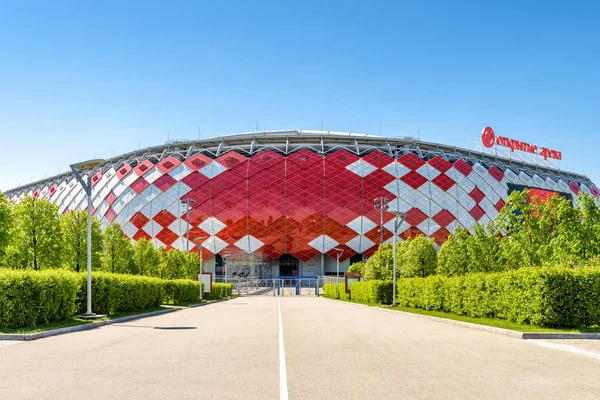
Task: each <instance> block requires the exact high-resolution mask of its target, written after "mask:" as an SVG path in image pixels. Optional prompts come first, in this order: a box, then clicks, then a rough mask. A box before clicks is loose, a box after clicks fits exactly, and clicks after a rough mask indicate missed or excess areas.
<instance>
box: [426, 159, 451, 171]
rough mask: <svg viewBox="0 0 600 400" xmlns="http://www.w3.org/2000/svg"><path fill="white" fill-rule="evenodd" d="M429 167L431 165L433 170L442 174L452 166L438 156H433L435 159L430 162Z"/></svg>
mask: <svg viewBox="0 0 600 400" xmlns="http://www.w3.org/2000/svg"><path fill="white" fill-rule="evenodd" d="M429 165H431V166H432V167H433V168H435V169H437V170H438V171H440V172H442V173H444V172H446V171H448V170H449V169H450V168H452V164H450V163H449V162H448V161H446V160H444V159H443V158H442V157H440V156H435V158H433V159H432V160H430V161H429Z"/></svg>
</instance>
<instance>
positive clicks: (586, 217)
mask: <svg viewBox="0 0 600 400" xmlns="http://www.w3.org/2000/svg"><path fill="white" fill-rule="evenodd" d="M577 207H578V208H579V209H580V210H581V216H582V221H581V226H580V228H581V229H580V234H579V236H580V239H579V243H580V245H579V249H578V252H579V256H580V257H581V259H583V260H588V259H590V258H592V257H597V256H598V255H600V207H598V203H597V202H596V199H595V198H594V197H593V196H592V195H590V194H589V193H585V192H583V191H581V192H579V196H577Z"/></svg>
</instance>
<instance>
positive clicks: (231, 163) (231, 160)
mask: <svg viewBox="0 0 600 400" xmlns="http://www.w3.org/2000/svg"><path fill="white" fill-rule="evenodd" d="M246 160H247V158H246V157H244V156H243V155H241V154H239V153H236V152H235V151H230V152H228V153H225V154H223V155H222V156H220V157H219V158H217V159H216V160H215V161H216V162H218V163H219V164H221V165H223V166H225V167H227V168H233V167H235V166H237V165H239V164H241V163H243V162H245V161H246Z"/></svg>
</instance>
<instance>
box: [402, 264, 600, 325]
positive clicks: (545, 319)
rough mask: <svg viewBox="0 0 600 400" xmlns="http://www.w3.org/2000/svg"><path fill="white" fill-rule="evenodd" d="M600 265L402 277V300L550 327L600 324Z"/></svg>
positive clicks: (409, 304) (404, 303)
mask: <svg viewBox="0 0 600 400" xmlns="http://www.w3.org/2000/svg"><path fill="white" fill-rule="evenodd" d="M599 296H600V269H598V268H578V269H572V268H566V267H544V268H521V269H517V270H510V271H506V272H501V273H473V274H467V275H465V276H458V277H442V276H430V277H427V278H405V279H400V280H399V281H398V298H397V301H398V305H400V306H404V307H415V308H421V309H425V310H432V311H445V312H453V313H455V314H459V315H465V316H468V317H475V318H500V319H506V320H508V321H511V322H517V323H527V324H534V325H540V326H550V327H564V328H569V327H590V326H597V325H600V303H599V302H598V301H597V299H598V298H599Z"/></svg>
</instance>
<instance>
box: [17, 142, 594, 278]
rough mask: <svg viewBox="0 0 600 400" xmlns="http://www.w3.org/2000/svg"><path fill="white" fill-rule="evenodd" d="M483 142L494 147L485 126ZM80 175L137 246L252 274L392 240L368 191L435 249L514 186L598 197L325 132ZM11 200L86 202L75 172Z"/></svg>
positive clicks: (422, 149)
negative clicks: (183, 253) (197, 255)
mask: <svg viewBox="0 0 600 400" xmlns="http://www.w3.org/2000/svg"><path fill="white" fill-rule="evenodd" d="M488 133H489V132H488ZM492 135H493V132H492ZM483 140H484V144H485V145H486V147H490V146H489V144H490V143H486V142H489V140H490V137H489V135H488V136H487V137H486V132H485V131H484V135H483ZM507 143H508V142H507ZM492 144H493V140H492ZM513 150H514V149H513ZM87 173H90V174H92V183H93V206H94V209H93V212H94V215H95V216H96V217H98V218H99V219H100V220H101V221H102V225H103V226H107V225H108V224H109V223H112V222H117V223H119V224H120V225H121V227H122V230H123V232H124V234H125V235H127V237H129V238H131V239H132V240H140V239H142V238H144V239H147V240H150V241H152V242H153V243H154V245H155V246H157V247H159V246H164V247H165V248H167V249H170V248H177V249H188V250H189V251H198V248H197V247H196V243H194V239H195V238H199V241H200V242H201V246H202V250H203V252H202V255H203V259H204V260H205V267H206V269H207V270H208V271H211V272H214V273H215V274H216V276H217V277H218V276H219V275H223V274H228V275H231V274H236V271H237V273H240V274H241V273H242V270H244V271H245V272H244V273H245V274H247V273H248V266H251V267H252V268H251V271H252V272H251V274H253V275H256V276H263V277H272V276H278V275H327V274H331V273H335V271H336V258H337V255H338V254H340V250H343V253H342V255H341V258H340V262H341V268H340V270H341V271H345V270H347V268H348V265H349V264H350V263H351V262H355V261H360V260H364V259H365V258H366V257H368V256H370V255H372V254H373V253H374V252H375V250H376V249H377V247H378V245H379V243H380V242H381V241H382V240H383V241H391V240H392V239H393V233H392V230H393V224H394V221H393V216H392V215H391V214H389V213H387V212H383V213H380V211H378V210H377V209H376V208H375V204H376V201H381V200H376V199H387V200H384V201H387V205H388V207H389V209H390V210H398V211H403V212H406V213H407V216H406V219H405V221H404V223H403V224H402V226H401V228H400V232H399V239H400V240H404V239H406V238H408V237H415V236H417V235H426V236H429V237H432V238H433V239H434V240H435V243H437V244H438V245H441V244H442V243H443V242H444V241H445V240H446V239H447V237H448V235H450V233H452V232H453V231H454V230H455V229H456V227H458V226H462V227H464V228H466V229H468V230H470V231H472V230H473V227H474V225H475V224H476V223H480V224H485V223H487V222H489V221H491V220H493V219H494V217H495V216H496V215H497V214H498V212H499V211H500V210H501V208H502V207H503V205H504V204H505V202H506V199H507V197H508V194H509V191H510V190H513V189H523V188H526V187H527V188H532V189H536V190H540V191H552V192H557V193H560V194H562V195H565V196H568V197H570V198H572V199H574V198H575V196H576V195H577V194H578V193H579V191H580V190H584V191H586V192H590V193H592V194H593V195H594V196H596V197H598V196H599V195H600V193H599V191H598V189H597V188H596V186H594V185H593V184H592V182H591V181H590V180H589V179H588V178H587V177H586V176H583V175H580V174H575V173H570V172H566V171H561V170H558V169H557V168H553V167H550V166H549V165H546V166H544V165H539V164H535V163H530V162H525V161H515V159H514V158H509V157H502V156H499V155H498V153H495V154H490V153H486V152H484V151H481V152H478V151H473V150H467V149H462V148H457V147H455V146H450V145H443V144H438V143H429V142H424V141H420V140H417V139H415V138H410V137H399V138H390V137H379V136H373V135H363V134H353V133H340V132H321V131H275V132H274V131H271V132H253V133H244V134H236V135H227V136H221V137H215V138H210V139H202V140H190V141H188V140H185V141H171V142H168V143H166V144H165V145H161V146H155V147H151V148H147V149H142V150H138V151H133V152H130V153H127V154H123V155H121V156H118V157H113V158H111V159H109V160H107V161H106V163H105V164H104V165H102V166H100V167H98V168H96V169H94V170H92V171H88V172H87ZM6 194H7V196H8V198H9V200H11V201H15V202H18V201H20V200H21V199H22V198H23V197H24V196H26V195H30V196H33V197H37V198H48V199H49V200H50V201H51V202H53V203H55V204H57V205H58V207H59V212H60V213H67V212H69V211H71V210H77V209H86V207H87V203H86V198H85V193H84V191H83V189H82V188H81V186H80V185H79V184H78V183H77V181H76V179H75V177H74V176H73V175H72V174H71V173H63V174H60V175H57V176H54V177H51V178H48V179H45V180H43V181H39V182H34V183H31V184H29V185H26V186H22V187H19V188H15V189H12V190H9V191H7V193H6ZM381 218H382V220H381ZM380 225H382V226H383V234H382V233H381V230H380ZM188 238H189V240H188ZM244 268H245V269H244Z"/></svg>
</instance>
